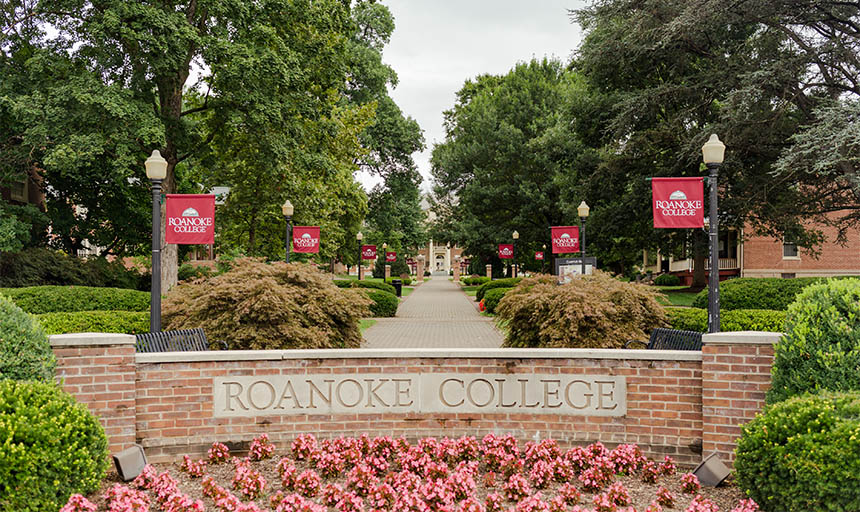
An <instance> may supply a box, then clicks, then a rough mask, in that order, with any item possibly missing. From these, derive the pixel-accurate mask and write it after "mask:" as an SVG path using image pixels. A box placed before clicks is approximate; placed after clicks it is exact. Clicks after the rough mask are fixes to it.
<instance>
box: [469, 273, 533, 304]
mask: <svg viewBox="0 0 860 512" xmlns="http://www.w3.org/2000/svg"><path fill="white" fill-rule="evenodd" d="M485 279H486V278H485ZM522 280H523V278H522V277H508V278H505V279H496V280H495V281H487V282H486V283H484V284H482V285H481V286H479V287H478V290H477V292H475V300H481V299H483V298H484V295H485V294H486V293H487V292H488V291H489V290H492V289H493V288H511V287H512V286H516V285H517V284H519V283H520V281H522Z"/></svg>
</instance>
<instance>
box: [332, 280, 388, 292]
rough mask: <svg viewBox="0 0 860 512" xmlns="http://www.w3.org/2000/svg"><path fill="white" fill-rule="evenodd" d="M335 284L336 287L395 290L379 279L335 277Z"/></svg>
mask: <svg viewBox="0 0 860 512" xmlns="http://www.w3.org/2000/svg"><path fill="white" fill-rule="evenodd" d="M334 284H335V286H337V287H338V288H375V289H377V290H382V291H384V292H388V293H395V292H396V290H395V289H394V287H393V286H391V285H390V284H386V283H382V282H379V281H359V280H357V279H335V280H334Z"/></svg>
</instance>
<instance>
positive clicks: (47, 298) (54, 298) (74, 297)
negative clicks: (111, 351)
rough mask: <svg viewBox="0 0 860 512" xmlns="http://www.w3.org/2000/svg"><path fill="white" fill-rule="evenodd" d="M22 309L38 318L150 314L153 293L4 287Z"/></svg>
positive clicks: (99, 289) (125, 290)
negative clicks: (99, 313)
mask: <svg viewBox="0 0 860 512" xmlns="http://www.w3.org/2000/svg"><path fill="white" fill-rule="evenodd" d="M0 294H3V295H6V296H8V297H9V298H10V299H12V302H14V303H15V304H17V305H18V306H19V307H20V308H21V309H23V310H24V311H26V312H28V313H33V314H35V315H38V314H41V313H55V312H59V311H64V312H69V311H149V292H141V291H137V290H128V289H124V288H97V287H91V286H30V287H27V288H2V289H0Z"/></svg>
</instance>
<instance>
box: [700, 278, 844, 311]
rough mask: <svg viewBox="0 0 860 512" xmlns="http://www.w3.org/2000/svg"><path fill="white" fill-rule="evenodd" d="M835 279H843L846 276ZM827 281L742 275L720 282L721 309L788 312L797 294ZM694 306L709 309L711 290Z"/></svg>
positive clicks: (702, 294) (703, 292) (703, 293)
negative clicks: (810, 286) (812, 285)
mask: <svg viewBox="0 0 860 512" xmlns="http://www.w3.org/2000/svg"><path fill="white" fill-rule="evenodd" d="M831 279H843V278H842V277H838V278H831ZM822 281H827V279H825V278H821V277H798V278H795V279H781V278H777V277H741V278H738V279H729V280H727V281H722V282H721V283H720V310H721V311H722V310H731V309H773V310H779V311H785V310H786V309H788V306H789V304H791V303H792V302H794V300H795V299H796V298H797V294H798V293H800V292H801V291H803V289H804V288H806V287H807V286H809V285H811V284H815V283H820V282H822ZM692 306H693V307H694V308H701V309H708V290H707V289H704V290H702V291H701V292H699V294H698V295H697V296H696V298H695V300H693V304H692Z"/></svg>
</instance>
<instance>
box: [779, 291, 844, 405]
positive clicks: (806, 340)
mask: <svg viewBox="0 0 860 512" xmlns="http://www.w3.org/2000/svg"><path fill="white" fill-rule="evenodd" d="M785 327H786V328H785V333H786V334H785V336H783V337H782V339H781V340H780V341H779V343H777V344H776V346H775V347H774V355H773V366H772V368H771V379H772V384H771V388H770V390H769V391H768V393H767V403H774V402H778V401H780V400H785V399H786V398H788V397H790V396H794V395H798V394H801V393H805V392H807V391H810V392H818V391H822V390H830V391H860V279H833V280H829V281H827V282H823V283H819V284H813V285H811V286H808V287H806V288H805V289H804V290H803V291H802V292H801V293H800V295H798V296H797V302H795V303H794V304H792V305H791V306H789V308H788V314H787V315H786V321H785Z"/></svg>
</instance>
